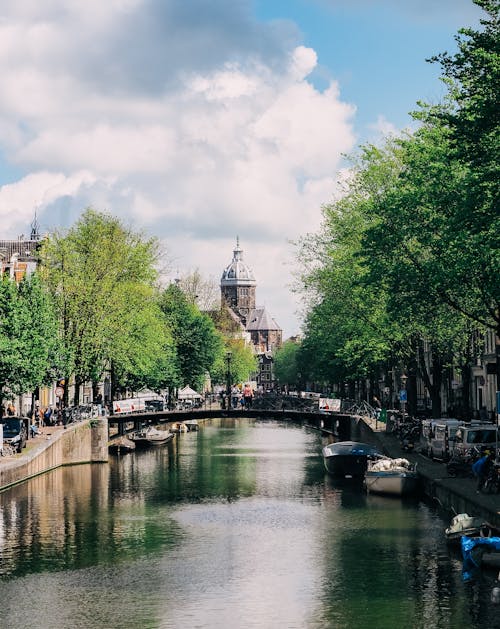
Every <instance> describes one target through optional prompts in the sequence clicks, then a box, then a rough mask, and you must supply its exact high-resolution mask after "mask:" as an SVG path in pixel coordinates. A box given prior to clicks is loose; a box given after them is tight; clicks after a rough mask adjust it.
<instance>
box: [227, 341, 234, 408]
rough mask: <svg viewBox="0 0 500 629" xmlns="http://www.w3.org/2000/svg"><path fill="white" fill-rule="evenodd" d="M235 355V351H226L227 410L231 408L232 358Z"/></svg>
mask: <svg viewBox="0 0 500 629" xmlns="http://www.w3.org/2000/svg"><path fill="white" fill-rule="evenodd" d="M232 357H233V352H226V362H227V371H226V402H227V410H228V411H230V410H231V359H232Z"/></svg>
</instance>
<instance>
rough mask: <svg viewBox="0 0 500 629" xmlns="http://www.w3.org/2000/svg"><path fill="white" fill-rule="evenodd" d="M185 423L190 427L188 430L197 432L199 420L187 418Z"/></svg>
mask: <svg viewBox="0 0 500 629" xmlns="http://www.w3.org/2000/svg"><path fill="white" fill-rule="evenodd" d="M184 425H185V426H186V428H187V429H188V432H196V431H197V430H198V428H199V426H198V422H197V421H196V419H187V420H186V421H185V422H184Z"/></svg>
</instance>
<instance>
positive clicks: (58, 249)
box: [41, 209, 169, 383]
mask: <svg viewBox="0 0 500 629" xmlns="http://www.w3.org/2000/svg"><path fill="white" fill-rule="evenodd" d="M41 259H42V265H43V266H42V269H43V277H44V280H45V282H46V284H47V286H48V287H49V289H50V291H51V294H52V296H53V299H54V302H55V303H56V305H57V309H58V315H59V320H60V325H61V329H62V346H63V352H64V356H65V362H66V375H67V376H69V375H71V374H74V375H75V377H76V380H77V383H78V382H83V381H86V380H93V381H97V380H98V379H99V378H100V376H101V374H102V372H103V370H104V369H105V368H106V367H107V366H109V365H110V364H112V365H113V368H114V373H116V374H117V375H118V377H119V379H120V378H121V379H122V381H123V382H126V381H127V379H128V378H130V379H132V380H134V381H135V382H138V381H140V380H141V379H145V380H147V379H148V378H147V377H146V371H147V368H146V365H148V364H149V365H153V364H155V365H157V366H158V365H161V364H162V360H163V358H162V353H164V351H165V349H166V345H168V342H169V339H168V337H167V336H166V335H165V334H164V333H162V331H161V329H160V328H161V315H160V312H159V310H158V308H157V307H156V306H155V305H154V297H155V285H154V282H155V280H156V278H157V272H156V271H155V264H156V261H157V259H158V244H157V241H156V240H155V239H154V238H149V239H148V238H145V237H144V236H143V235H142V234H140V233H134V232H133V231H131V230H129V229H126V228H125V227H124V226H123V225H122V224H121V223H120V221H119V220H118V219H116V218H114V217H111V216H109V215H107V214H103V213H98V212H95V211H94V210H91V209H88V210H87V211H86V212H85V213H84V214H83V215H82V216H81V218H80V220H79V221H78V222H77V223H76V224H75V225H74V226H73V227H72V228H71V229H70V230H68V232H67V233H58V232H55V233H54V234H52V235H51V237H50V238H49V239H48V241H47V242H46V243H45V245H44V247H43V248H42V252H41ZM155 315H156V316H155ZM166 355H168V352H167V354H166ZM158 368H159V369H160V371H161V370H162V368H161V367H158ZM163 371H165V368H163Z"/></svg>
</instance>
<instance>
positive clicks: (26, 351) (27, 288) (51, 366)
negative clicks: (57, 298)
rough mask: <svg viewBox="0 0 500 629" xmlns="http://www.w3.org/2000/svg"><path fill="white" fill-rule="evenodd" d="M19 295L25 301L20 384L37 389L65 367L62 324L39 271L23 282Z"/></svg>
mask: <svg viewBox="0 0 500 629" xmlns="http://www.w3.org/2000/svg"><path fill="white" fill-rule="evenodd" d="M18 297H19V301H20V303H21V328H20V330H19V335H20V337H19V338H20V345H21V352H20V360H19V375H18V380H19V387H20V388H21V389H22V390H23V391H34V390H35V389H36V388H38V387H39V386H41V385H48V384H50V383H51V382H52V381H53V380H55V379H56V378H57V375H58V373H59V370H60V368H61V364H62V359H61V354H60V345H59V340H60V339H59V327H58V322H57V318H56V313H55V309H54V304H53V301H52V299H51V297H50V295H49V294H48V292H47V291H46V289H45V288H44V287H43V286H42V283H41V282H40V278H39V276H38V274H37V273H34V274H32V275H30V276H27V277H25V278H24V279H23V280H22V281H21V283H20V284H19V287H18Z"/></svg>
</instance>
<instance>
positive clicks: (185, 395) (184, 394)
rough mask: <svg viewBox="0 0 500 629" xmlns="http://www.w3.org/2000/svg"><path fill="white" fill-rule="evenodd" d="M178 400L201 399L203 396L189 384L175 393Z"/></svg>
mask: <svg viewBox="0 0 500 629" xmlns="http://www.w3.org/2000/svg"><path fill="white" fill-rule="evenodd" d="M177 397H178V399H179V400H201V399H203V396H201V395H200V394H199V393H197V392H196V391H195V390H194V389H192V388H191V387H190V386H187V387H184V388H182V389H179V393H178V395H177Z"/></svg>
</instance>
